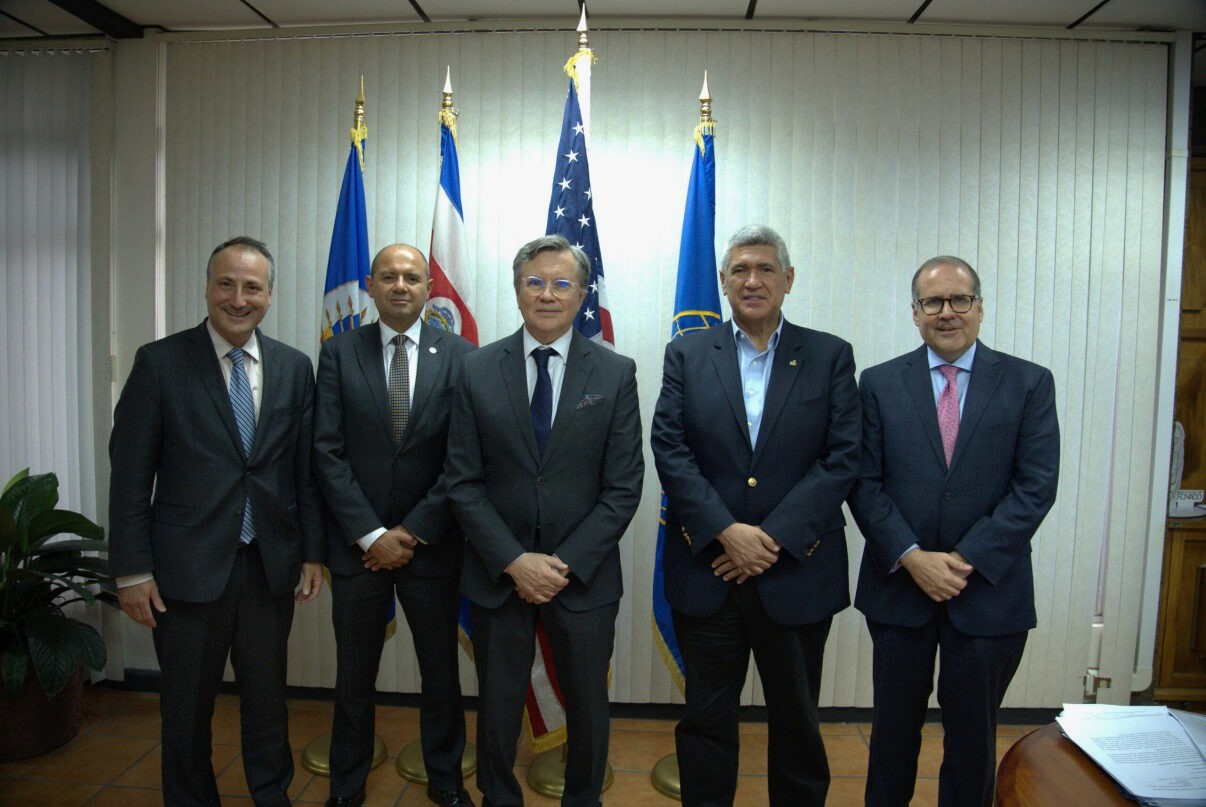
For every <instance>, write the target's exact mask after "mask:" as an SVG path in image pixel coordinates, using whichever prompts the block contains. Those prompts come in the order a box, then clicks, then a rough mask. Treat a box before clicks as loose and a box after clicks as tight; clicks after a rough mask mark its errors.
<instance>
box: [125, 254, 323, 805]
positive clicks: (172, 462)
mask: <svg viewBox="0 0 1206 807" xmlns="http://www.w3.org/2000/svg"><path fill="white" fill-rule="evenodd" d="M275 277H276V268H275V263H274V261H273V259H272V255H271V253H269V252H268V248H267V247H266V246H264V244H263V243H261V242H259V241H256V240H255V239H253V238H248V237H246V236H240V237H238V238H232V239H231V240H229V241H227V242H225V243H223V244H220V245H218V247H217V248H216V249H214V251H213V253H212V254H211V255H210V258H209V263H208V265H207V266H206V274H205V279H206V283H205V302H206V308H207V311H208V317H207V319H206V320H205V322H203V323H202V324H201V325H199V326H197V327H195V328H190V329H188V330H185V331H181V332H179V333H176V334H173V335H171V336H169V337H167V338H165V339H160V340H159V341H157V342H152V343H150V344H148V345H143V346H142V347H141V348H139V350H138V354H137V355H136V356H135V357H134V367H133V369H131V370H130V377H129V379H128V380H127V381H126V385H125V387H124V388H123V389H122V393H121V398H120V399H119V400H118V402H117V408H116V410H115V411H114V413H113V433H112V436H111V437H110V440H109V457H110V461H111V463H112V477H111V483H110V486H109V523H110V533H109V545H110V549H109V562H110V564H111V566H112V569H113V574H114V575H115V576H116V577H117V585H118V598H119V599H120V600H121V607H122V610H124V611H125V612H126V613H127V614H129V616H130V617H131V618H132V619H134V620H135V621H137V622H138V623H140V624H142V625H146V626H147V627H150V628H152V629H153V631H154V639H155V653H156V656H157V657H158V659H159V668H160V696H159V697H160V712H161V714H162V722H163V727H162V732H163V755H162V756H163V762H162V768H163V800H164V803H165V804H168V805H173V806H174V805H213V804H218V803H219V800H218V788H217V784H216V782H215V780H214V771H213V765H212V762H211V760H210V757H211V746H210V740H211V728H210V724H211V722H212V719H213V710H214V698H215V697H216V695H217V692H218V686H219V684H220V683H221V681H222V672H223V670H224V669H225V666H226V658H227V655H228V654H229V656H230V660H231V663H232V665H233V666H234V671H235V678H236V681H237V683H238V687H239V698H240V704H239V709H240V717H241V721H240V722H241V725H242V742H243V769H244V771H245V773H246V775H247V787H248V789H249V790H250V792H251V797H252V799H253V800H254V801H255V803H256V804H257V805H287V804H288V803H289V796H288V788H289V782H290V781H291V779H292V778H293V757H292V754H291V752H290V750H289V734H288V725H287V723H288V710H287V707H286V705H285V672H286V670H285V667H286V659H287V653H286V643H287V640H288V638H289V628H290V626H291V625H292V622H293V604H294V588H295V587H296V586H297V584H298V580H299V573H300V576H301V581H302V584H301V590H300V592H299V593H298V594H297V595H296V599H297V601H299V602H308V601H310V600H313V599H314V598H315V597H317V596H318V591H319V588H320V587H321V586H322V564H321V563H320V562H319V561H321V558H322V554H323V550H322V539H323V534H322V504H321V501H320V498H319V495H318V490H317V488H316V487H315V484H314V480H313V477H312V475H311V466H310V447H311V441H312V425H313V414H314V371H313V368H312V365H311V364H310V360H309V359H308V358H306V356H304V355H303V354H302V353H301V352H299V351H297V350H294V349H293V348H291V347H288V346H286V345H283V344H281V343H280V342H277V341H276V340H274V339H269V338H268V337H267V336H264V334H262V333H261V332H260V331H259V329H258V327H257V326H258V325H259V324H260V321H261V320H263V318H264V315H265V314H266V313H267V312H268V307H269V305H270V304H271V302H272V288H273V285H274V281H275Z"/></svg>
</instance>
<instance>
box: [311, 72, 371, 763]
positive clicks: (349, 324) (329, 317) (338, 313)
mask: <svg viewBox="0 0 1206 807" xmlns="http://www.w3.org/2000/svg"><path fill="white" fill-rule="evenodd" d="M367 136H368V128H367V127H366V126H365V123H364V76H361V77H360V91H359V92H358V93H357V94H356V104H355V107H354V108H353V112H352V129H351V131H350V132H348V137H349V138H350V139H351V141H352V149H354V150H355V152H356V157H357V161H356V167H357V168H358V170H359V172H360V173H361V174H363V173H364V139H365V138H366V137H367ZM351 168H352V163H351V155H349V164H348V167H347V169H346V170H345V176H344V179H345V187H346V180H347V179H348V177H349V176H351V174H349V173H348V172H349V171H351ZM357 179H358V180H359V179H360V178H359V177H357ZM361 196H363V195H362V194H361ZM340 201H341V202H343V201H344V199H343V196H342V194H341V198H340ZM361 201H363V199H362V198H361ZM343 212H345V211H343V210H339V211H337V212H336V222H337V224H336V234H335V235H333V236H332V239H331V240H332V252H333V253H334V252H335V249H334V248H335V247H336V246H337V245H338V230H339V227H338V221H339V218H340V215H341V213H343ZM363 218H364V217H363V206H362V208H361V219H362V222H363ZM366 247H367V244H366ZM364 260H365V262H367V260H368V256H367V254H366V255H365V256H364ZM332 262H333V263H334V261H332ZM358 271H359V270H358ZM327 274H328V278H327V279H328V281H330V279H331V278H330V275H331V267H330V266H328V268H327ZM340 279H341V280H350V281H353V282H352V283H351V285H352V286H355V285H356V282H355V281H359V282H360V283H363V282H364V278H362V277H361V278H358V277H350V278H349V277H343V278H340ZM344 288H347V287H344ZM348 294H349V296H348V298H347V307H348V308H347V311H346V312H345V311H344V310H343V301H342V300H340V299H339V297H340V295H339V294H335V295H334V296H335V298H336V299H335V301H334V302H332V304H331V305H328V304H327V301H326V300H325V299H324V303H323V308H324V315H323V317H324V319H323V323H322V331H323V333H322V337H323V339H326V338H327V337H330V336H332V335H334V334H335V333H342V332H343V331H345V330H348V329H350V328H355V327H357V326H358V325H359V324H360V318H361V317H362V316H363V315H364V308H363V303H362V301H361V300H359V299H355V298H354V297H353V296H352V294H354V292H353V291H349V292H348ZM357 296H359V295H357ZM324 571H325V570H324ZM327 581H328V583H329V582H330V576H329V575H328V577H327ZM385 755H386V748H385V741H384V740H382V739H381V738H380V737H374V738H373V762H372V767H374V768H376V767H377V766H378V765H380V764H381V763H382V762H384V761H385ZM301 764H302V767H303V768H305V769H306V770H308V771H309V772H310V773H312V774H314V775H316V776H330V775H331V732H329V731H328V732H326V733H324V734H320V735H318V736H317V737H315V738H314V739H313V740H310V742H308V743H307V744H306V748H305V750H304V751H302V755H301Z"/></svg>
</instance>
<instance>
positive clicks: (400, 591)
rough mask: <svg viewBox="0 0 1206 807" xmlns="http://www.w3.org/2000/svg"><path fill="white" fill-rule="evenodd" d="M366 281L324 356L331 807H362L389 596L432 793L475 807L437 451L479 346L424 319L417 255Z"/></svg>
mask: <svg viewBox="0 0 1206 807" xmlns="http://www.w3.org/2000/svg"><path fill="white" fill-rule="evenodd" d="M365 286H366V288H367V289H368V292H369V295H370V296H371V297H372V298H373V302H374V303H375V304H376V306H377V315H378V317H379V320H378V322H375V323H373V324H372V325H366V326H365V327H363V328H359V329H357V330H354V331H351V332H348V333H345V334H340V335H339V336H335V337H333V338H331V339H328V340H327V341H326V342H325V343H324V344H323V347H322V355H321V356H320V357H319V359H318V404H317V414H316V415H315V418H314V464H315V467H316V470H317V473H318V481H319V485H320V487H321V489H322V493H323V496H324V498H325V499H326V502H327V507H328V509H329V510H330V513H331V516H332V521H333V524H332V526H331V529H330V530H329V531H328V539H329V547H330V549H329V552H328V555H327V565H328V567H329V568H330V570H331V591H332V596H333V598H334V599H333V604H332V619H333V621H334V624H335V640H336V643H337V645H338V661H339V666H338V674H337V678H336V682H335V718H334V726H333V729H332V731H331V757H330V759H331V798H330V800H329V801H328V802H327V804H329V805H332V807H344V806H345V805H357V804H362V803H363V802H364V785H365V780H366V778H367V776H368V772H369V768H370V767H371V765H372V759H373V743H374V736H375V735H374V728H373V727H374V716H375V711H374V710H375V707H374V695H375V690H374V684H375V682H376V679H377V667H378V665H379V663H380V661H381V650H382V646H383V644H384V641H385V626H386V621H387V619H388V612H389V604H390V602H391V600H392V599H393V597H394V596H395V592H396V595H397V597H398V600H399V601H400V602H401V603H402V611H403V613H404V614H405V615H406V621H407V624H408V625H409V626H410V631H411V634H412V635H413V636H414V643H415V656H416V658H417V659H418V662H419V674H420V676H421V677H422V681H421V700H420V707H419V724H420V729H419V732H420V735H421V736H420V741H421V744H422V748H423V763H424V766H425V767H426V769H427V777H428V782H429V786H428V797H429V798H430V799H431V800H432V801H433V802H435V803H437V804H441V805H444V807H472V805H473V803H472V801H470V799H469V794H468V793H467V792H466V791H465V790H464V788H463V787H462V784H461V755H462V753H463V752H464V750H465V712H464V709H463V707H462V705H461V688H460V682H459V680H458V678H457V652H458V651H457V624H456V616H457V609H458V605H459V593H458V582H459V575H460V569H461V547H462V545H463V540H462V538H461V534H460V531H459V530H458V529H457V528H456V524H455V523H454V522H453V520H452V513H451V511H450V510H449V507H448V498H447V495H446V493H445V489H444V450H445V447H446V446H447V442H448V416H449V412H450V411H451V407H452V392H453V389H454V387H455V386H456V382H457V380H458V379H459V378H460V374H461V363H462V359H463V357H464V355H465V354H466V353H468V352H469V351H470V350H472V349H473V346H472V345H471V344H469V343H468V342H467V341H465V340H464V339H462V338H460V337H459V336H457V335H456V334H452V333H447V332H445V331H441V330H438V329H436V328H432V327H430V326H429V325H427V324H425V323H424V322H423V321H422V319H421V315H422V313H423V306H424V304H425V303H426V302H427V295H428V292H429V291H430V289H431V279H430V278H429V277H428V274H427V259H426V258H424V257H423V253H421V252H419V250H417V249H415V248H414V247H412V246H408V245H406V244H393V245H391V246H388V247H386V248H385V249H383V250H381V251H380V252H379V253H377V257H375V258H374V259H373V263H372V268H371V273H370V275H369V277H368V278H367V280H366V282H365Z"/></svg>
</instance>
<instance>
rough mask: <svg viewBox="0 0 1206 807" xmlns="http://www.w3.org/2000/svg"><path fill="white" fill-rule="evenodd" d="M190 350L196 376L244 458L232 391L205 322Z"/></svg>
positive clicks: (199, 328)
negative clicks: (231, 395)
mask: <svg viewBox="0 0 1206 807" xmlns="http://www.w3.org/2000/svg"><path fill="white" fill-rule="evenodd" d="M260 344H261V345H262V344H263V342H262V341H261V343H260ZM188 349H189V360H190V361H192V363H193V366H194V367H195V368H196V376H197V378H199V379H201V386H202V387H204V388H205V391H206V393H208V394H209V397H210V400H211V401H212V402H213V404H214V408H215V409H216V410H217V413H218V417H219V418H220V419H221V420H222V423H223V424H224V425H225V426H226V432H227V434H229V435H230V441H231V442H232V443H234V446H235V450H236V451H238V452H239V456H243V438H241V437H240V436H239V427H238V424H236V423H235V418H234V409H232V408H231V406H230V390H228V389H227V388H226V380H225V379H224V378H223V377H222V367H221V366H220V365H219V364H218V354H217V352H215V350H214V340H213V339H211V338H210V335H209V329H208V328H207V327H206V326H205V323H204V322H202V323H201V324H200V325H199V326H197V328H196V329H195V330H194V331H193V333H192V338H191V339H190V341H189V348H188Z"/></svg>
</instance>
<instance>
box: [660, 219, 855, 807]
mask: <svg viewBox="0 0 1206 807" xmlns="http://www.w3.org/2000/svg"><path fill="white" fill-rule="evenodd" d="M794 281H795V270H794V268H793V267H792V265H791V261H790V258H789V257H788V254H787V246H786V244H784V242H783V239H782V238H781V237H780V236H779V235H778V233H776V232H775V231H774V230H772V229H770V228H769V227H745V228H742V229H741V230H738V231H737V232H736V233H735V234H734V235H733V237H732V238H731V239H730V240H729V244H728V248H727V249H726V250H725V252H724V256H723V257H722V259H721V270H720V282H721V285H722V287H723V288H724V292H725V295H726V296H727V297H728V300H729V304H730V305H731V307H732V310H733V319H732V321H731V322H726V323H724V324H722V325H719V326H717V327H715V328H712V329H710V330H707V331H698V332H695V333H691V334H687V335H686V336H684V337H682V338H681V339H676V340H674V341H672V342H671V343H670V344H669V345H667V347H666V357H665V369H664V373H663V377H662V390H661V395H660V396H659V398H658V402H657V409H656V411H655V412H654V416H653V428H652V443H653V456H654V459H655V460H656V462H657V470H658V476H659V477H660V479H661V483H662V489H663V490H664V491H665V493H666V499H667V508H666V515H665V518H666V541H665V543H664V545H663V553H662V564H663V570H664V574H665V594H666V600H667V601H668V602H669V603H670V607H671V609H672V614H673V617H674V630H675V634H676V636H677V638H678V644H679V648H680V649H681V650H682V655H683V661H684V663H685V678H686V701H687V702H686V713H685V714H684V716H683V719H682V721H680V722H679V724H678V727H677V728H676V730H675V741H676V747H677V750H678V765H679V771H680V778H681V780H682V801H683V804H684V805H687V806H688V807H693V806H694V805H722V804H732V803H733V797H734V792H735V789H736V785H737V755H738V730H737V723H738V707H739V698H740V695H741V689H742V686H743V685H744V683H745V676H746V670H747V668H748V666H749V655H750V652H751V651H752V652H753V655H754V661H755V662H756V663H757V665H758V673H759V675H760V676H761V678H762V685H763V691H764V693H765V696H766V706H767V714H768V728H769V731H770V737H769V746H768V749H767V763H768V765H767V767H768V773H769V782H768V790H769V796H770V803H771V804H772V805H774V806H775V807H807V806H808V805H814V806H815V807H820V805H822V804H824V802H825V795H826V793H827V791H828V788H829V766H828V762H827V760H826V756H825V746H824V744H823V743H822V741H821V733H820V727H819V725H818V713H817V706H816V701H817V695H818V693H819V690H820V682H821V665H822V654H823V652H824V649H825V640H826V638H827V636H828V634H829V627H830V624H831V622H832V620H833V615H834V614H836V613H837V612H838V611H841V610H842V609H843V608H845V607H846V606H847V605H849V604H850V593H849V587H848V583H847V579H848V571H847V560H846V538H845V532H844V526H845V520H844V518H843V517H842V501H843V500H844V499H845V498H846V494H847V493H849V491H850V486H851V485H852V484H853V482H854V479H855V477H856V475H857V473H858V452H859V403H858V390H857V388H856V387H855V384H854V354H853V351H852V350H851V347H850V345H849V344H848V343H847V342H845V341H843V340H841V339H839V338H837V337H836V336H832V335H830V334H827V333H822V332H820V331H814V330H811V329H808V328H802V327H800V326H798V325H793V324H791V323H789V322H787V321H786V320H785V319H784V318H783V315H782V307H783V300H784V297H785V296H786V295H787V294H788V292H790V291H791V287H792V284H793V282H794Z"/></svg>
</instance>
